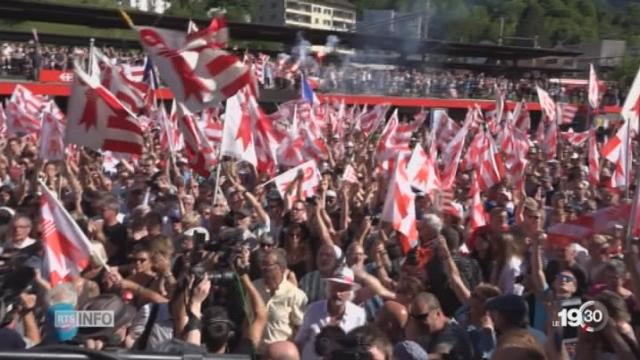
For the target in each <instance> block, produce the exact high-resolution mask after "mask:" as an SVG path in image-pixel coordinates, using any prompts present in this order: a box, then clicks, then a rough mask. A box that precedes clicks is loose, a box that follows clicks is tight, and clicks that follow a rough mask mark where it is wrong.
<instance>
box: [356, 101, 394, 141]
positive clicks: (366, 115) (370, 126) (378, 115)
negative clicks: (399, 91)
mask: <svg viewBox="0 0 640 360" xmlns="http://www.w3.org/2000/svg"><path fill="white" fill-rule="evenodd" d="M365 109H366V108H365ZM387 110H389V104H379V105H376V106H374V107H373V109H371V110H369V111H365V110H363V112H362V114H360V116H359V117H358V119H357V121H356V128H357V129H360V130H361V131H362V133H363V134H364V135H365V136H369V135H370V134H372V133H373V132H375V131H376V130H377V129H378V126H380V123H382V122H384V118H385V114H386V113H387Z"/></svg>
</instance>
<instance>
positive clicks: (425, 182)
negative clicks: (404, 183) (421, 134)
mask: <svg viewBox="0 0 640 360" xmlns="http://www.w3.org/2000/svg"><path fill="white" fill-rule="evenodd" d="M434 145H435V144H434ZM431 150H432V151H435V146H432V147H431ZM407 175H408V176H409V181H410V182H411V185H412V186H413V187H414V188H417V189H420V190H421V191H423V192H424V193H425V194H427V195H430V194H431V193H432V192H433V191H434V190H437V189H439V188H440V178H439V177H438V173H437V172H436V167H435V161H434V154H433V152H430V153H429V154H427V153H426V152H425V151H424V149H423V148H422V146H420V144H416V147H415V148H414V149H413V153H412V154H411V158H410V159H409V163H408V164H407Z"/></svg>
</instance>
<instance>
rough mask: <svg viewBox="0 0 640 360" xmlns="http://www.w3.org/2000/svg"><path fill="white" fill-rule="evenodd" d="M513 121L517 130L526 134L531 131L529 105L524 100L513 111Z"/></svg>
mask: <svg viewBox="0 0 640 360" xmlns="http://www.w3.org/2000/svg"><path fill="white" fill-rule="evenodd" d="M513 121H514V122H515V126H516V128H518V129H520V130H522V131H523V132H524V133H525V134H528V133H529V131H531V115H530V114H529V110H527V103H526V101H525V100H524V99H522V101H521V102H519V103H517V104H516V107H515V109H514V110H513Z"/></svg>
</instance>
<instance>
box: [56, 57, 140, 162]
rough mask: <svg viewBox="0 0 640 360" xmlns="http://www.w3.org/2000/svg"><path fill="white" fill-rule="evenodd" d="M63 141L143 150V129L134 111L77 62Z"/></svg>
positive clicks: (115, 149) (116, 149)
mask: <svg viewBox="0 0 640 360" xmlns="http://www.w3.org/2000/svg"><path fill="white" fill-rule="evenodd" d="M65 143H67V144H69V143H72V144H77V145H81V146H86V147H89V148H91V149H94V150H97V149H103V150H111V151H115V152H122V153H130V154H142V148H143V145H144V138H143V132H142V129H141V128H140V125H139V124H138V122H137V120H136V117H135V115H134V114H132V113H131V111H129V109H127V108H126V107H125V106H124V105H122V103H121V102H120V101H118V99H116V97H115V96H114V95H113V94H112V93H111V92H110V91H109V90H107V89H106V88H105V87H104V86H102V85H100V84H99V83H98V82H97V81H96V80H94V79H91V78H90V77H89V75H87V74H86V73H85V72H84V71H82V69H81V68H80V66H76V67H75V77H74V80H73V86H72V88H71V96H70V97H69V105H68V110H67V128H66V134H65Z"/></svg>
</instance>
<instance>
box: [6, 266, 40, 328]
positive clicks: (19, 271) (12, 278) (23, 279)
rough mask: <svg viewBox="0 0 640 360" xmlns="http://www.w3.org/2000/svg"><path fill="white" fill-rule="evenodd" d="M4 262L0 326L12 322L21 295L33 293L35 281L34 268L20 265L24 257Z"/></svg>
mask: <svg viewBox="0 0 640 360" xmlns="http://www.w3.org/2000/svg"><path fill="white" fill-rule="evenodd" d="M3 260H4V261H3V262H2V263H1V264H0V326H4V325H6V324H7V323H8V322H9V321H11V314H12V313H13V312H14V311H15V310H16V309H17V307H18V304H19V303H20V294H22V293H25V292H27V293H31V292H33V283H34V279H35V271H34V270H33V269H32V268H30V267H27V266H24V265H19V262H20V261H21V260H22V262H24V256H22V255H18V256H15V257H12V258H10V259H6V258H5V259H3ZM7 260H8V261H7Z"/></svg>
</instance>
